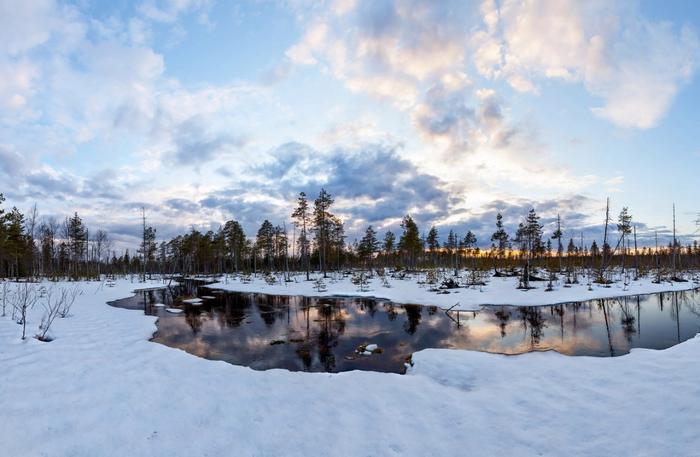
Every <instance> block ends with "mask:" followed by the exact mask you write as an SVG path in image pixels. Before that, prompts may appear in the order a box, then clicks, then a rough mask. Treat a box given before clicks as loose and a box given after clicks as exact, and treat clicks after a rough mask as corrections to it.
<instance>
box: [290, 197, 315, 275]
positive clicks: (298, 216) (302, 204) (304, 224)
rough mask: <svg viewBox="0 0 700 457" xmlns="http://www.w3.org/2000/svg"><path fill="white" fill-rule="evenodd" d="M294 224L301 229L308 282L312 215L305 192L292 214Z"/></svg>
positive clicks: (302, 259)
mask: <svg viewBox="0 0 700 457" xmlns="http://www.w3.org/2000/svg"><path fill="white" fill-rule="evenodd" d="M292 218H293V219H294V223H295V224H296V226H297V227H298V228H299V230H300V233H299V248H300V249H299V250H300V251H301V262H302V264H303V265H304V266H305V267H306V280H307V281H309V280H310V277H309V270H310V269H311V268H310V266H311V262H310V256H309V246H310V243H309V233H308V229H309V226H310V224H311V213H310V212H309V201H308V200H307V199H306V194H305V193H304V192H300V193H299V197H298V198H297V207H296V208H295V209H294V211H293V212H292Z"/></svg>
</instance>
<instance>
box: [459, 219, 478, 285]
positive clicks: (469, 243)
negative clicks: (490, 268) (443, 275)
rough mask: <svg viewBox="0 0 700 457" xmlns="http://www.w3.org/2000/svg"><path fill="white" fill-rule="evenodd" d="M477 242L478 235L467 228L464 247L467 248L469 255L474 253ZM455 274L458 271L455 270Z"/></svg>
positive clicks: (463, 241)
mask: <svg viewBox="0 0 700 457" xmlns="http://www.w3.org/2000/svg"><path fill="white" fill-rule="evenodd" d="M476 242H477V241H476V235H474V233H473V232H472V231H471V230H467V234H466V235H464V239H463V240H462V245H463V246H464V249H466V251H467V255H468V256H473V255H474V250H475V248H476ZM475 262H476V261H475ZM455 275H456V271H455Z"/></svg>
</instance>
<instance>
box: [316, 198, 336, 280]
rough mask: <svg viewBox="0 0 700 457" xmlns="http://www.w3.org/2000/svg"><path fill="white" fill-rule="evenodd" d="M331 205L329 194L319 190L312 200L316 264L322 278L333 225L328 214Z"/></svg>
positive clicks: (325, 272)
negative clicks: (321, 272) (316, 251)
mask: <svg viewBox="0 0 700 457" xmlns="http://www.w3.org/2000/svg"><path fill="white" fill-rule="evenodd" d="M331 205H333V198H332V197H331V194H329V193H328V192H326V190H325V189H323V188H321V192H319V194H318V198H316V200H314V212H313V222H314V231H315V232H316V247H317V249H318V264H319V267H320V269H321V271H323V277H324V278H326V277H327V276H328V275H327V265H326V254H327V252H328V250H329V239H330V238H329V234H330V232H331V227H332V223H333V215H332V214H331V212H330V208H331Z"/></svg>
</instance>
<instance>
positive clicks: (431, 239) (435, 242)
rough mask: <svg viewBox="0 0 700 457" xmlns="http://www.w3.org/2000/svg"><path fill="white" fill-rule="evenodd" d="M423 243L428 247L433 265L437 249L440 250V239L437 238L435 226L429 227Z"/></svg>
mask: <svg viewBox="0 0 700 457" xmlns="http://www.w3.org/2000/svg"><path fill="white" fill-rule="evenodd" d="M425 241H426V244H427V245H428V251H429V252H430V257H431V260H432V262H433V264H435V256H436V255H437V252H438V249H440V237H439V236H438V231H437V229H436V228H435V226H432V227H430V231H428V236H427V237H426V238H425Z"/></svg>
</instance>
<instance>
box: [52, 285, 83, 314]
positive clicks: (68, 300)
mask: <svg viewBox="0 0 700 457" xmlns="http://www.w3.org/2000/svg"><path fill="white" fill-rule="evenodd" d="M82 294H83V291H82V290H80V288H79V287H78V286H77V285H76V286H73V287H72V288H70V289H69V288H63V289H61V299H62V300H61V301H62V305H61V308H60V309H59V312H58V315H59V316H60V317H61V318H66V317H68V316H70V309H71V308H72V307H73V304H74V303H75V300H76V299H77V298H78V297H79V296H80V295H82Z"/></svg>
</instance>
